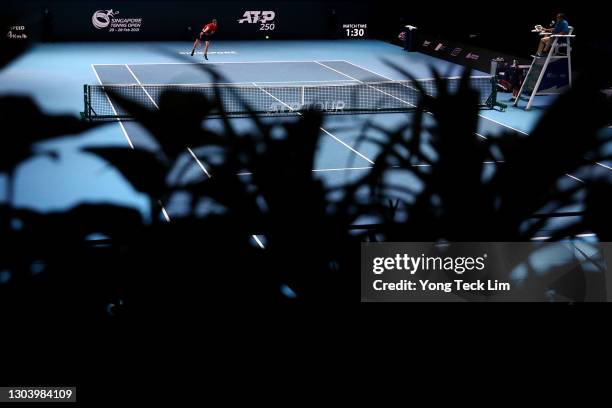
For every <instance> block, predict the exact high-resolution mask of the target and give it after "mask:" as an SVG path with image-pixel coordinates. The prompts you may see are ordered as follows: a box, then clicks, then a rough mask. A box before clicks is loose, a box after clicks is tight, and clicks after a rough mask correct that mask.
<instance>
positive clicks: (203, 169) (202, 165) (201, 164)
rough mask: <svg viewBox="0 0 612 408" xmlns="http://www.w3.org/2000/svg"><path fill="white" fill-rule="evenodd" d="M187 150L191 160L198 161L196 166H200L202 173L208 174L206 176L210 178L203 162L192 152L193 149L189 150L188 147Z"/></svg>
mask: <svg viewBox="0 0 612 408" xmlns="http://www.w3.org/2000/svg"><path fill="white" fill-rule="evenodd" d="M187 151H189V154H190V155H191V157H193V160H195V161H196V163H198V166H200V168H201V169H202V171H203V172H204V174H206V175H207V176H208V178H210V173H209V172H208V170H207V169H206V167H204V164H203V163H202V162H201V161H200V159H199V158H198V157H197V156H196V155H195V154H194V153H193V150H191V148H190V147H188V148H187Z"/></svg>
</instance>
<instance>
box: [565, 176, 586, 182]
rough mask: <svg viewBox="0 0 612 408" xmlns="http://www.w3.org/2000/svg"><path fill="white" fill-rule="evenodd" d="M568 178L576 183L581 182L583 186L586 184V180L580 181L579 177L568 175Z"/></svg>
mask: <svg viewBox="0 0 612 408" xmlns="http://www.w3.org/2000/svg"><path fill="white" fill-rule="evenodd" d="M566 176H567V177H569V178H572V179H574V180H576V181H579V182H581V183H582V184H585V182H584V180H580V179H579V178H578V177H575V176H572V175H571V174H566Z"/></svg>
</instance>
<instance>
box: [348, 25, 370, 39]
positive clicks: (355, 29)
mask: <svg viewBox="0 0 612 408" xmlns="http://www.w3.org/2000/svg"><path fill="white" fill-rule="evenodd" d="M367 28H368V25H367V24H343V25H342V29H343V30H344V34H345V36H346V37H365V36H366V33H367Z"/></svg>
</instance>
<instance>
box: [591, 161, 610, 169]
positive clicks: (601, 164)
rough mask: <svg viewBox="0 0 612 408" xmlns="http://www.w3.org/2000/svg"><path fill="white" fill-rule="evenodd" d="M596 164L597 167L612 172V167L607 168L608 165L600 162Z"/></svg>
mask: <svg viewBox="0 0 612 408" xmlns="http://www.w3.org/2000/svg"><path fill="white" fill-rule="evenodd" d="M595 164H597V165H599V166H601V167H603V168H605V169H608V170H612V167H610V166H606V165H605V164H603V163H600V162H595Z"/></svg>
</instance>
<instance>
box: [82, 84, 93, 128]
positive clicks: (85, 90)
mask: <svg viewBox="0 0 612 408" xmlns="http://www.w3.org/2000/svg"><path fill="white" fill-rule="evenodd" d="M88 95H89V88H88V86H87V84H85V85H83V112H81V119H83V120H91V111H90V110H91V106H90V105H89V100H88Z"/></svg>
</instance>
